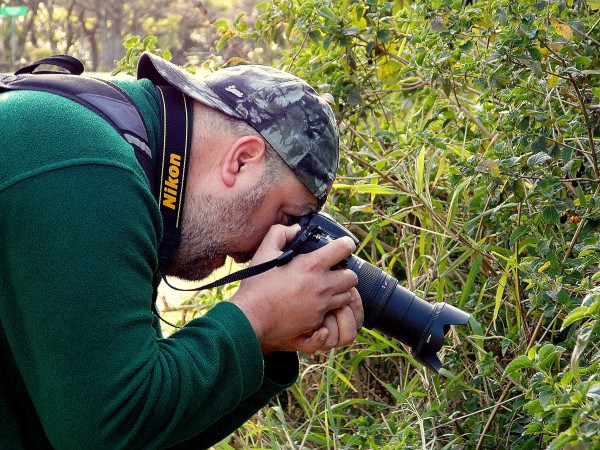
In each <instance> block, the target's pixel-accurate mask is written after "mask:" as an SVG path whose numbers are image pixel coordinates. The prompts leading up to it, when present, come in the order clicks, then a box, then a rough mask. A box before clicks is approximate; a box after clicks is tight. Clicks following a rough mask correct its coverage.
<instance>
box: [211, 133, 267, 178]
mask: <svg viewBox="0 0 600 450" xmlns="http://www.w3.org/2000/svg"><path fill="white" fill-rule="evenodd" d="M264 159H265V143H264V141H263V140H262V138H260V137H258V136H242V137H241V138H239V139H238V140H236V141H235V142H234V143H233V144H232V145H231V147H229V150H228V151H227V153H226V154H225V159H223V162H222V166H221V178H222V179H223V183H225V185H226V186H228V187H233V185H235V183H236V181H237V180H238V179H239V178H240V177H241V176H255V175H258V176H261V175H262V170H263V162H264Z"/></svg>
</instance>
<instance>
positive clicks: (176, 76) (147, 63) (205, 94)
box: [137, 52, 244, 119]
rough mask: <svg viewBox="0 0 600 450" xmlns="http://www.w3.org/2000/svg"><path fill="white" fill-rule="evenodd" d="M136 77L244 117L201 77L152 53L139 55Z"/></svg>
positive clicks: (227, 112) (224, 111)
mask: <svg viewBox="0 0 600 450" xmlns="http://www.w3.org/2000/svg"><path fill="white" fill-rule="evenodd" d="M137 78H138V80H139V79H141V78H147V79H149V80H150V81H152V83H154V84H155V85H158V86H160V85H170V86H173V87H175V88H177V89H179V90H180V91H181V92H183V93H184V94H186V95H188V96H190V97H191V98H193V99H194V100H197V101H199V102H200V103H203V104H204V105H206V106H210V107H211V108H215V109H217V110H219V111H221V112H223V113H225V114H227V115H229V116H231V117H235V118H236V119H244V116H242V115H241V114H240V113H239V112H237V111H236V110H235V109H233V108H231V107H230V106H229V105H228V104H227V103H225V102H224V101H223V100H221V98H220V97H219V96H218V95H217V94H216V93H215V92H214V91H213V90H212V89H211V88H210V86H208V85H207V84H206V83H205V82H204V80H202V78H200V77H199V76H196V75H193V74H191V73H190V72H188V71H186V70H184V69H182V68H180V67H178V66H176V65H175V64H173V63H171V62H169V61H167V60H165V59H163V58H161V57H160V56H157V55H154V54H153V53H150V52H144V53H142V55H141V56H140V59H139V61H138V67H137Z"/></svg>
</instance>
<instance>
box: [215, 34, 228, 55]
mask: <svg viewBox="0 0 600 450" xmlns="http://www.w3.org/2000/svg"><path fill="white" fill-rule="evenodd" d="M229 39H230V38H229V33H225V34H223V36H221V38H220V39H219V41H218V42H217V51H221V49H222V48H223V46H224V45H225V44H226V43H227V41H228V40H229Z"/></svg>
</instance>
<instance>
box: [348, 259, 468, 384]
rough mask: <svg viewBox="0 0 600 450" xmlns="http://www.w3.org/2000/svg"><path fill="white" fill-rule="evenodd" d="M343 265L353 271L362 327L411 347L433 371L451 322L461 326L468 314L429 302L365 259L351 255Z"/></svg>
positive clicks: (435, 369)
mask: <svg viewBox="0 0 600 450" xmlns="http://www.w3.org/2000/svg"><path fill="white" fill-rule="evenodd" d="M346 268H347V269H350V270H352V271H353V272H354V273H356V275H357V277H358V284H357V285H356V289H357V290H358V292H359V294H360V296H361V299H362V303H363V309H364V312H365V323H364V326H365V328H369V329H376V330H378V331H381V332H382V333H383V334H385V335H387V336H391V337H393V338H396V339H398V340H399V341H400V342H402V343H404V344H406V345H408V346H409V347H410V348H411V354H412V355H413V357H414V358H415V359H416V360H417V361H419V362H420V363H421V364H423V365H424V366H426V367H428V368H429V369H431V370H434V371H436V372H438V371H439V369H440V368H441V367H442V362H441V361H440V360H439V358H438V357H437V355H436V353H437V352H438V351H439V349H440V348H442V345H443V344H444V336H445V334H446V333H447V332H448V330H449V329H450V325H464V324H466V323H467V322H468V320H469V317H470V315H469V314H467V313H465V312H464V311H461V310H460V309H458V308H455V307H453V306H451V305H448V304H446V303H435V304H433V305H432V304H429V303H427V302H426V301H424V300H422V299H420V298H419V297H417V296H416V295H415V294H413V293H412V292H411V291H409V290H407V289H405V288H403V287H402V286H400V285H398V281H397V280H396V279H395V278H393V277H391V276H390V275H388V274H386V273H385V272H384V271H383V270H381V269H379V268H378V267H375V266H374V265H373V264H370V263H368V262H366V261H365V260H363V259H361V258H359V257H357V256H354V255H351V256H350V257H349V258H348V259H347V264H346Z"/></svg>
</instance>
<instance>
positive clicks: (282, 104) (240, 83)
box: [137, 52, 339, 205]
mask: <svg viewBox="0 0 600 450" xmlns="http://www.w3.org/2000/svg"><path fill="white" fill-rule="evenodd" d="M137 78H138V79H140V78H148V79H149V80H150V81H152V82H153V83H154V84H156V85H164V84H168V85H171V86H174V87H176V88H177V89H179V90H181V91H182V92H184V93H185V94H187V95H189V96H190V97H192V98H193V99H195V100H198V101H199V102H201V103H203V104H205V105H207V106H210V107H211V108H214V109H217V110H219V111H221V112H223V113H225V114H227V115H229V116H232V117H235V118H237V119H242V120H244V121H245V122H246V123H248V124H249V125H250V126H252V127H253V128H254V129H255V130H256V131H258V132H259V133H260V135H261V136H262V137H263V138H264V139H265V140H266V141H267V142H268V143H269V144H271V146H272V147H273V149H275V151H276V152H277V153H278V154H279V155H280V156H281V158H282V159H283V160H284V161H285V162H286V163H287V165H288V166H289V167H290V168H291V169H292V171H293V172H294V174H296V176H297V177H298V178H299V179H300V181H302V183H303V184H304V185H305V186H306V187H307V188H308V189H309V190H310V192H312V193H313V195H314V196H315V197H316V198H317V199H318V201H319V204H320V205H322V204H323V202H324V201H325V198H326V197H327V188H328V187H329V186H330V185H331V183H332V182H333V180H334V178H335V175H336V172H337V168H338V161H339V133H338V127H337V123H336V121H335V117H334V115H333V111H332V110H331V107H330V106H329V105H328V104H327V102H326V101H325V100H324V99H323V98H322V97H321V96H319V94H317V93H316V92H315V90H314V89H313V88H312V87H310V86H309V85H308V84H307V83H306V82H304V81H303V80H301V79H300V78H298V77H296V76H294V75H291V74H289V73H287V72H284V71H282V70H278V69H274V68H272V67H268V66H262V65H255V64H248V65H239V66H234V67H228V68H224V69H220V70H218V71H216V72H213V73H211V74H210V75H208V76H206V77H204V78H200V77H197V76H195V75H192V74H191V73H189V72H187V71H186V70H184V69H182V68H180V67H178V66H176V65H174V64H172V63H170V62H169V61H166V60H164V59H162V58H160V57H159V56H156V55H154V54H152V53H149V52H144V53H143V54H142V55H141V57H140V60H139V64H138V70H137Z"/></svg>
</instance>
